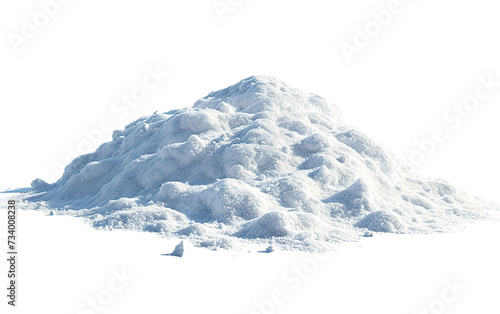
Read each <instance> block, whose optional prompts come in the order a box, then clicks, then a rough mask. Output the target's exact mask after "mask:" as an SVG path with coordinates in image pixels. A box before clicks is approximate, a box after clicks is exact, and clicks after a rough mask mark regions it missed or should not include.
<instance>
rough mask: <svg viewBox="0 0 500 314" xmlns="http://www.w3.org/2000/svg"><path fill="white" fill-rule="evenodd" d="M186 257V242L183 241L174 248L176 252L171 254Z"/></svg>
mask: <svg viewBox="0 0 500 314" xmlns="http://www.w3.org/2000/svg"><path fill="white" fill-rule="evenodd" d="M183 255H184V241H181V242H180V243H179V244H177V245H176V246H175V248H174V251H173V252H172V253H170V256H177V257H182V256H183Z"/></svg>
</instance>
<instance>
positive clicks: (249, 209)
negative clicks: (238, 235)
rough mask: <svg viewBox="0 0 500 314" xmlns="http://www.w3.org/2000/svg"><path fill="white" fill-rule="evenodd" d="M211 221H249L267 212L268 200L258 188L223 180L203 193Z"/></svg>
mask: <svg viewBox="0 0 500 314" xmlns="http://www.w3.org/2000/svg"><path fill="white" fill-rule="evenodd" d="M203 198H204V199H205V201H206V204H207V207H208V209H209V210H210V212H211V214H212V218H213V220H216V221H220V222H228V223H229V222H231V221H234V220H235V219H236V218H241V219H243V220H251V219H254V218H256V217H259V216H261V215H262V214H264V213H265V212H267V211H268V207H269V204H270V200H269V199H268V197H267V196H266V195H264V194H263V193H262V192H261V191H260V190H259V189H258V188H255V187H252V186H250V185H248V184H246V183H244V182H243V181H240V180H235V179H223V180H220V181H219V182H217V183H215V184H214V185H213V186H211V187H210V188H208V189H207V190H205V191H204V192H203Z"/></svg>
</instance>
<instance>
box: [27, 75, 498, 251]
mask: <svg viewBox="0 0 500 314" xmlns="http://www.w3.org/2000/svg"><path fill="white" fill-rule="evenodd" d="M32 186H33V190H34V192H33V193H32V194H30V195H28V198H27V199H28V200H29V201H30V202H38V203H36V204H35V205H34V206H48V207H50V208H58V209H61V210H65V211H66V212H67V213H72V214H76V215H81V216H85V217H88V218H90V219H91V221H92V222H93V224H94V225H95V226H97V227H103V228H127V229H135V230H145V231H152V232H160V233H164V234H165V235H167V236H176V237H186V238H189V239H191V241H193V242H194V243H195V244H197V245H200V246H205V247H224V248H233V247H239V246H240V245H241V244H244V243H247V244H248V243H261V242H266V243H272V244H274V245H277V246H281V247H286V248H288V249H299V250H321V249H325V248H328V247H329V245H330V244H331V243H334V242H337V241H342V240H352V239H354V238H356V237H358V236H359V235H360V234H363V233H364V232H365V231H366V230H371V231H374V232H393V233H427V232H433V231H449V230H452V229H453V228H454V227H455V226H456V225H457V224H458V223H460V222H462V221H464V220H468V219H477V218H483V217H487V216H488V209H490V208H492V207H493V205H492V204H489V203H486V202H483V201H481V200H478V199H476V198H474V197H471V196H469V195H467V194H466V193H465V192H464V191H462V190H461V189H459V188H457V187H454V186H452V185H450V184H448V183H447V182H445V181H442V180H431V179H427V178H422V177H419V176H417V175H415V174H414V173H412V172H411V171H410V169H409V168H408V167H407V166H406V165H404V164H403V163H402V162H401V161H399V160H398V159H397V158H395V157H394V156H393V155H392V154H391V153H389V152H388V151H387V150H385V149H384V148H383V147H381V146H380V145H378V144H377V143H375V142H374V141H372V140H370V139H369V138H368V137H367V136H366V135H364V134H363V133H361V132H359V131H358V130H356V129H355V128H353V127H351V126H349V125H347V124H346V123H345V122H344V121H343V118H342V113H341V112H340V110H339V109H338V108H337V107H336V106H334V105H333V104H331V103H329V102H328V101H326V100H325V99H323V98H321V97H319V96H316V95H312V94H306V93H303V92H301V91H299V90H297V89H293V88H290V87H288V86H287V85H285V84H284V83H282V82H280V81H279V80H277V79H274V78H271V77H265V76H258V77H250V78H247V79H245V80H243V81H241V82H239V83H238V84H236V85H233V86H230V87H228V88H226V89H223V90H220V91H217V92H212V93H210V94H209V95H208V96H206V97H205V98H203V99H200V100H199V101H197V102H196V103H195V104H194V106H193V107H192V108H187V109H182V110H175V111H171V112H168V113H165V114H155V115H152V116H149V117H144V118H141V119H139V120H137V121H135V122H133V123H131V124H129V125H128V126H127V127H126V128H125V129H124V130H123V131H115V132H114V134H113V141H111V142H109V143H105V144H103V145H101V146H100V147H99V148H98V149H97V150H96V151H95V152H94V153H92V154H88V155H83V156H80V157H78V158H76V159H75V160H74V161H73V162H71V163H70V164H69V165H68V166H67V167H66V169H65V172H64V174H63V176H62V177H61V178H60V179H59V180H58V181H57V182H56V183H54V184H47V183H45V182H44V181H42V180H40V179H37V180H35V181H33V183H32Z"/></svg>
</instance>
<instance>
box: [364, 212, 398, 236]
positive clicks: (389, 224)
mask: <svg viewBox="0 0 500 314" xmlns="http://www.w3.org/2000/svg"><path fill="white" fill-rule="evenodd" d="M355 226H356V227H358V228H366V229H368V230H370V231H374V232H390V233H403V232H405V231H407V230H406V229H407V228H406V226H405V225H404V224H403V222H401V220H400V219H399V218H398V217H397V216H396V215H394V214H391V213H388V212H386V211H376V212H373V213H370V214H368V215H366V216H365V217H364V218H363V219H361V220H360V221H358V222H357V223H356V224H355Z"/></svg>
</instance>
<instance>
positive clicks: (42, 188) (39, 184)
mask: <svg viewBox="0 0 500 314" xmlns="http://www.w3.org/2000/svg"><path fill="white" fill-rule="evenodd" d="M31 188H32V189H33V192H36V193H38V192H46V191H48V190H50V189H51V188H52V185H51V184H48V183H47V182H45V181H43V180H42V179H35V180H33V181H32V182H31Z"/></svg>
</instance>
